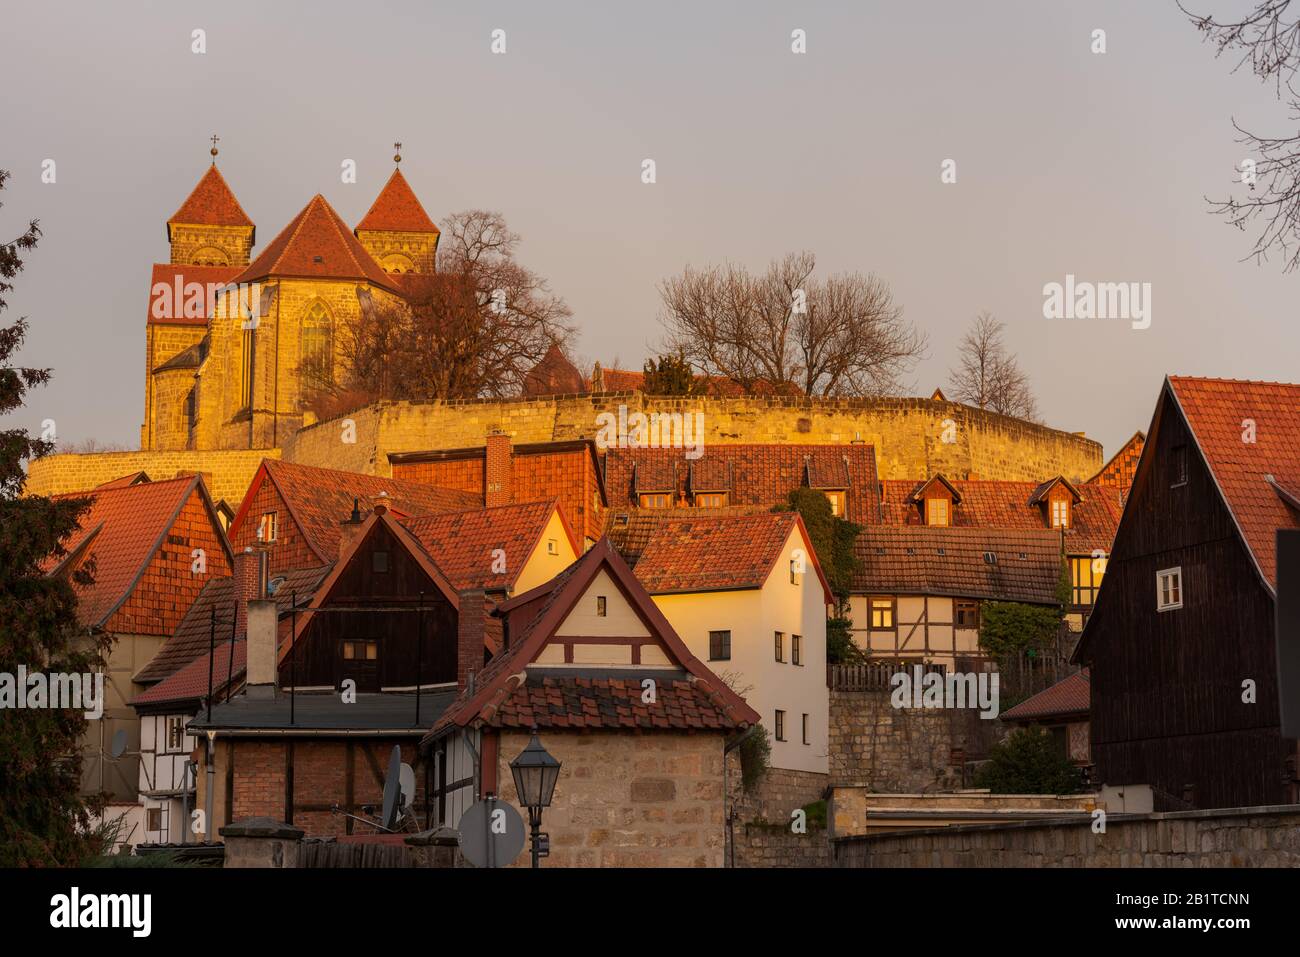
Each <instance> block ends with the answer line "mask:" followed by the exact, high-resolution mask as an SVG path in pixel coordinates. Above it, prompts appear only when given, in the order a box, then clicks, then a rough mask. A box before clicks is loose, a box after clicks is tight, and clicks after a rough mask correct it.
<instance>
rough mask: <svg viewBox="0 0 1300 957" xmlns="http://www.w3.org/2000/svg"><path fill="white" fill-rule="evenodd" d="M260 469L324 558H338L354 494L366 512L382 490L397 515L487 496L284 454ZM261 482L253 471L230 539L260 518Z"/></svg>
mask: <svg viewBox="0 0 1300 957" xmlns="http://www.w3.org/2000/svg"><path fill="white" fill-rule="evenodd" d="M262 468H263V469H264V470H265V473H266V477H267V478H269V479H270V480H271V481H272V482H273V483H274V484H275V487H276V489H277V490H278V491H279V493H280V497H281V499H283V500H284V502H285V504H286V506H287V507H288V509H289V511H290V513H291V514H292V515H293V518H294V520H295V521H296V522H297V524H298V527H299V528H300V529H301V530H302V533H303V535H305V536H306V537H307V539H308V542H309V544H310V547H311V550H312V551H313V552H314V553H315V554H316V555H317V556H318V557H319V558H320V559H321V561H322V562H333V561H334V560H335V559H336V558H337V557H338V552H339V541H340V539H341V537H342V531H341V529H340V526H339V523H340V522H342V521H343V520H344V519H346V518H347V517H348V515H349V514H351V512H352V502H353V500H354V499H359V500H360V503H359V505H360V508H361V511H362V513H363V514H364V513H365V512H366V511H367V510H368V507H369V506H370V505H371V504H372V503H373V500H374V499H375V498H376V497H378V496H379V494H380V493H384V494H386V495H387V496H388V506H389V508H390V509H392V510H393V512H394V514H395V515H397V516H398V517H409V516H414V515H428V514H434V513H438V512H450V511H463V510H465V509H468V508H473V507H476V506H480V505H482V501H483V500H482V498H481V496H478V495H475V494H474V493H472V492H462V491H458V490H455V489H445V488H436V487H434V486H432V485H423V484H421V483H419V482H405V481H401V480H398V479H391V478H385V477H383V476H380V475H362V474H360V473H357V472H344V471H340V470H337V469H323V468H317V467H315V466H311V465H299V464H297V463H293V462H284V461H281V460H280V459H264V460H263V462H262ZM259 474H260V471H259ZM258 486H259V482H258V477H257V476H255V477H254V480H253V482H252V484H251V485H250V486H249V489H248V493H247V494H246V495H245V496H244V503H243V504H242V505H241V506H240V509H239V513H238V514H237V515H236V516H235V521H234V522H232V523H231V526H230V538H231V540H232V541H233V540H235V539H236V537H237V535H238V533H239V530H240V528H241V527H242V526H243V524H244V523H245V522H247V521H255V520H256V518H257V516H251V515H249V514H247V513H248V509H249V505H250V503H251V502H252V499H253V496H254V495H255V494H256V492H257V489H258Z"/></svg>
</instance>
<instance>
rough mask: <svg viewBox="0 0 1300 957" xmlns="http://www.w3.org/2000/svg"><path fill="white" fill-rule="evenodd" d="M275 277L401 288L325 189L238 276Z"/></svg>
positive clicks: (241, 279) (239, 279)
mask: <svg viewBox="0 0 1300 957" xmlns="http://www.w3.org/2000/svg"><path fill="white" fill-rule="evenodd" d="M273 277H288V278H297V279H350V280H356V281H359V282H369V283H371V284H372V285H375V286H378V287H380V288H382V289H388V290H391V291H394V292H396V291H398V290H397V287H396V286H394V285H393V281H392V278H391V277H390V276H389V275H388V274H387V273H385V272H384V271H383V269H381V268H380V267H379V263H377V262H375V260H374V257H372V256H371V255H370V253H368V252H366V250H365V247H364V246H362V245H361V243H360V242H359V241H358V240H357V237H356V236H354V235H352V231H351V230H350V229H348V227H347V225H346V224H345V223H344V222H343V220H342V219H341V218H340V217H339V214H338V213H336V212H335V211H334V207H333V206H331V205H330V204H329V203H328V202H326V201H325V197H324V196H322V195H321V194H320V193H317V194H316V195H315V196H313V197H312V198H311V200H310V202H308V203H307V205H306V206H304V207H303V208H302V211H301V212H299V213H298V215H297V216H295V217H294V218H293V219H292V220H290V222H289V225H287V226H285V227H284V229H282V230H281V231H280V234H279V235H278V236H276V237H275V238H274V239H273V240H271V242H270V243H269V244H268V245H267V247H266V248H265V249H264V250H262V253H261V255H259V256H258V257H257V258H256V259H254V260H253V262H252V263H250V264H249V266H248V268H247V269H245V270H244V271H243V272H241V273H240V274H239V275H238V276H236V277H235V279H234V281H235V282H237V283H251V282H256V281H259V280H262V279H270V278H273Z"/></svg>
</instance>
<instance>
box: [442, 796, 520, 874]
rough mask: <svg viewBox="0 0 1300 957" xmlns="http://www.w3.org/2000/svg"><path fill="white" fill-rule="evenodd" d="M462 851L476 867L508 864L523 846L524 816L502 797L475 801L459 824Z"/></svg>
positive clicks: (461, 817) (466, 858) (512, 861)
mask: <svg viewBox="0 0 1300 957" xmlns="http://www.w3.org/2000/svg"><path fill="white" fill-rule="evenodd" d="M457 830H459V831H460V852H461V853H462V854H464V855H465V860H467V861H469V862H470V863H471V864H473V865H474V866H475V867H508V866H509V865H510V864H512V863H514V860H515V858H516V857H518V856H519V852H520V851H522V850H523V849H524V836H525V835H524V819H523V818H522V817H520V815H519V812H518V811H516V810H515V809H514V806H513V805H511V804H507V803H506V802H505V801H502V800H501V799H500V798H495V797H489V798H484V799H483V800H481V801H476V802H475V803H473V804H471V805H470V806H469V807H467V808H466V809H465V813H464V814H462V815H461V816H460V823H459V824H458V825H457Z"/></svg>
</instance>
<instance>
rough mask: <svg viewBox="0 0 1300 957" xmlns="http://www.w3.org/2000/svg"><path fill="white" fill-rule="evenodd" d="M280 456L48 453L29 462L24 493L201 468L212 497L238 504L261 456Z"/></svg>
mask: <svg viewBox="0 0 1300 957" xmlns="http://www.w3.org/2000/svg"><path fill="white" fill-rule="evenodd" d="M279 457H280V450H279V449H249V450H237V451H229V452H185V451H173V452H161V451H144V452H94V453H89V454H83V455H78V454H75V453H65V454H62V455H57V454H56V455H47V456H45V457H44V458H40V459H36V460H35V461H34V462H30V463H28V466H27V493H28V494H29V495H58V494H61V493H63V492H85V491H88V490H90V489H92V488H94V487H95V486H96V485H102V484H103V483H105V482H108V481H111V480H112V479H115V478H121V477H122V476H123V475H127V474H129V473H131V472H138V471H144V472H147V473H149V477H150V478H151V479H155V480H161V479H169V478H174V477H175V476H176V475H178V474H181V473H184V474H187V475H188V474H192V473H194V472H198V473H200V474H202V476H203V481H204V484H206V485H207V487H208V492H210V493H211V495H212V499H213V501H218V502H219V501H221V500H222V499H225V500H226V501H227V502H228V503H229V504H230V506H231V507H232V508H238V507H239V503H240V502H241V501H243V498H244V493H245V492H246V491H248V483H249V482H251V481H252V480H253V475H254V474H255V473H256V472H257V467H258V466H259V465H260V464H261V463H262V459H263V458H268V459H275V458H279Z"/></svg>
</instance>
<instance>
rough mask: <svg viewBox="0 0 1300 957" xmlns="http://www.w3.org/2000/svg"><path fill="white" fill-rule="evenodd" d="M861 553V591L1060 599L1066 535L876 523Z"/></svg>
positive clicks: (860, 543)
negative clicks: (879, 524)
mask: <svg viewBox="0 0 1300 957" xmlns="http://www.w3.org/2000/svg"><path fill="white" fill-rule="evenodd" d="M854 551H855V553H856V554H857V556H858V557H859V558H860V559H861V560H862V565H863V567H862V570H861V571H860V573H859V574H858V576H857V577H856V578H855V579H854V582H853V591H854V593H856V594H882V595H951V596H953V597H957V598H982V599H988V600H990V601H1022V602H1029V603H1034V604H1046V605H1051V604H1055V603H1056V602H1057V596H1056V589H1057V584H1058V582H1059V581H1060V575H1061V537H1060V534H1059V533H1058V532H1054V531H1052V530H1050V529H1045V528H1044V529H1036V530H1026V531H1019V530H1009V529H998V528H952V527H948V528H933V527H929V526H919V527H916V528H910V527H908V528H901V527H892V528H891V527H880V526H876V527H868V528H864V529H863V530H862V533H861V534H860V535H859V536H858V540H857V542H856V543H855V546H854ZM985 553H989V554H991V555H992V556H993V561H991V562H990V561H988V560H987V558H986V557H985Z"/></svg>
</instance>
